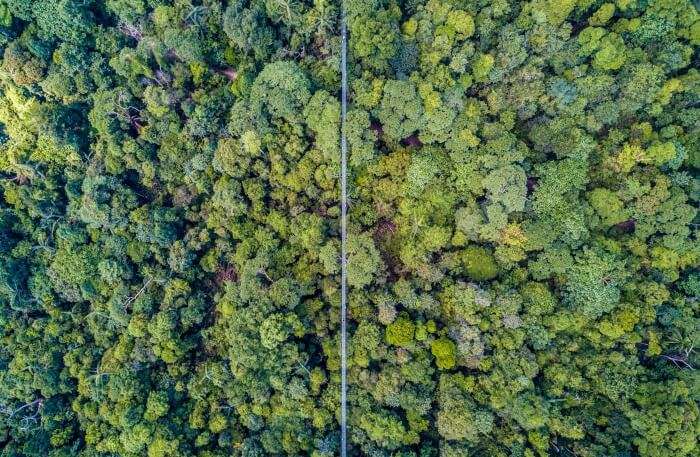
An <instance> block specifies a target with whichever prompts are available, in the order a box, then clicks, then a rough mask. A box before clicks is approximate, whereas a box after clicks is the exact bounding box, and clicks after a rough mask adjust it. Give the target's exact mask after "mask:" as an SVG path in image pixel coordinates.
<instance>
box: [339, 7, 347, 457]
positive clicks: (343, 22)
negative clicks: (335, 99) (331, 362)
mask: <svg viewBox="0 0 700 457" xmlns="http://www.w3.org/2000/svg"><path fill="white" fill-rule="evenodd" d="M346 13H347V10H346V5H345V0H342V6H341V12H340V14H341V17H340V41H341V44H340V84H341V88H340V456H341V457H347V453H348V450H347V444H348V366H347V340H348V336H347V312H348V310H347V308H348V143H347V139H346V137H345V133H346V114H347V111H348V31H347V16H346Z"/></svg>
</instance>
